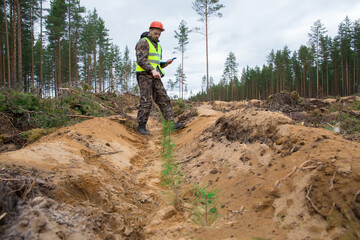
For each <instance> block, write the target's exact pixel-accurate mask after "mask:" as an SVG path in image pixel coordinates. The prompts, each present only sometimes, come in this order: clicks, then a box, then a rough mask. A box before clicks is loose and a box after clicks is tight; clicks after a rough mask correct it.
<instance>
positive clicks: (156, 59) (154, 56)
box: [136, 37, 165, 75]
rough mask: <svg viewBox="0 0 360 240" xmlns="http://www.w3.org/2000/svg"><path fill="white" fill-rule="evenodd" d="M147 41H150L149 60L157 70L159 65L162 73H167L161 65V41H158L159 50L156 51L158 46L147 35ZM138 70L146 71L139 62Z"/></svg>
mask: <svg viewBox="0 0 360 240" xmlns="http://www.w3.org/2000/svg"><path fill="white" fill-rule="evenodd" d="M145 39H146V41H147V42H148V43H149V56H148V60H149V62H150V64H151V66H153V68H154V69H155V70H156V68H157V67H159V69H160V71H161V73H162V75H165V73H164V71H163V70H162V68H161V67H160V60H161V46H160V44H159V43H157V45H158V50H157V51H156V48H155V47H154V45H153V44H152V43H151V42H150V40H149V39H148V38H147V37H145ZM136 71H137V72H144V71H145V70H144V69H143V68H142V67H140V66H139V64H137V63H136Z"/></svg>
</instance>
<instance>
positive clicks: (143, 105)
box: [137, 74, 153, 135]
mask: <svg viewBox="0 0 360 240" xmlns="http://www.w3.org/2000/svg"><path fill="white" fill-rule="evenodd" d="M137 81H138V84H139V88H140V106H139V111H138V114H137V122H138V124H139V127H138V130H139V132H140V133H142V134H144V135H148V134H149V132H148V131H147V130H146V123H147V121H148V119H149V115H150V111H151V105H152V99H151V96H152V92H153V89H152V81H153V80H152V79H149V78H148V77H147V76H145V75H142V74H138V75H137Z"/></svg>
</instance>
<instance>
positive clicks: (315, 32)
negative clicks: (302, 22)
mask: <svg viewBox="0 0 360 240" xmlns="http://www.w3.org/2000/svg"><path fill="white" fill-rule="evenodd" d="M326 32H327V30H325V27H324V26H323V24H322V23H321V21H320V20H319V19H318V20H316V22H314V25H313V26H312V27H311V33H309V34H308V36H309V38H310V39H309V44H310V46H311V45H315V47H316V96H317V97H319V46H320V39H321V38H322V37H323V36H324V34H325V33H326Z"/></svg>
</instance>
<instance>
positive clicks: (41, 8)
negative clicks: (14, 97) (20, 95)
mask: <svg viewBox="0 0 360 240" xmlns="http://www.w3.org/2000/svg"><path fill="white" fill-rule="evenodd" d="M42 2H43V0H40V64H39V65H40V69H39V75H40V76H39V95H40V96H41V95H42V94H41V92H42V81H43V79H42V78H43V68H42V62H43V59H42V57H43V56H42V44H43V43H42V22H43V16H42V10H43V7H42Z"/></svg>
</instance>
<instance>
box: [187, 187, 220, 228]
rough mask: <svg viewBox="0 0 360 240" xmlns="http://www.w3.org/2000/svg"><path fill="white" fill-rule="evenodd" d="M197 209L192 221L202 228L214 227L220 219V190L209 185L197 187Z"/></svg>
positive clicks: (194, 211)
mask: <svg viewBox="0 0 360 240" xmlns="http://www.w3.org/2000/svg"><path fill="white" fill-rule="evenodd" d="M194 192H195V194H194V196H195V202H194V204H195V208H194V210H193V218H192V220H193V221H194V222H195V223H196V224H198V225H202V226H210V225H212V224H213V223H214V222H215V220H216V218H217V217H218V215H219V213H218V208H219V206H218V203H217V198H218V192H219V191H218V190H215V189H213V188H211V187H209V185H207V186H206V187H201V186H199V185H195V189H194Z"/></svg>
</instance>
